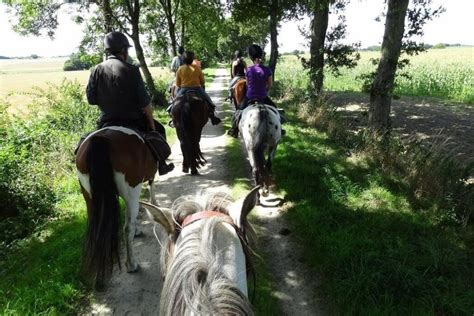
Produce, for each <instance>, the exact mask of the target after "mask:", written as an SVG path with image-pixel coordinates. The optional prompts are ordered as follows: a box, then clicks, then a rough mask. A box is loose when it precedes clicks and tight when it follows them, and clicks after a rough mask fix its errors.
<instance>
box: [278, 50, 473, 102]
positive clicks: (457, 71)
mask: <svg viewBox="0 0 474 316" xmlns="http://www.w3.org/2000/svg"><path fill="white" fill-rule="evenodd" d="M378 57H380V52H368V51H364V52H361V59H360V61H359V64H358V66H357V67H355V68H354V69H342V70H341V76H335V75H334V74H332V73H330V72H329V71H327V72H325V81H324V86H325V89H326V90H329V91H357V92H358V91H362V80H361V79H360V78H359V76H361V75H364V74H367V73H369V72H371V71H373V70H375V67H376V66H374V65H372V63H371V61H370V60H371V59H372V58H378ZM402 57H403V56H402ZM283 58H284V59H283V64H288V66H291V67H283V68H280V69H277V72H279V71H285V69H287V70H288V71H290V72H289V73H287V72H285V76H288V77H291V78H292V79H293V80H295V81H303V82H305V83H306V82H307V79H306V76H304V75H303V73H302V72H300V71H295V72H293V70H301V69H302V67H301V65H300V63H299V62H298V60H297V59H296V57H295V56H284V57H283ZM403 72H404V73H406V74H408V75H409V78H406V77H400V76H399V77H398V78H397V86H396V89H395V94H398V95H411V96H431V97H439V98H444V99H448V100H452V101H456V102H462V103H467V104H474V47H453V48H446V49H430V50H428V51H427V52H426V53H422V54H420V55H418V56H414V57H410V65H409V66H408V67H407V68H406V69H405V70H404V71H403ZM297 84H298V83H297Z"/></svg>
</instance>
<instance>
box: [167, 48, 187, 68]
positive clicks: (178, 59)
mask: <svg viewBox="0 0 474 316" xmlns="http://www.w3.org/2000/svg"><path fill="white" fill-rule="evenodd" d="M183 53H184V47H183V46H179V47H178V54H179V55H177V56H174V57H173V60H172V61H171V65H170V69H171V71H172V72H173V73H174V74H175V75H176V72H177V71H178V69H179V67H180V66H182V65H183Z"/></svg>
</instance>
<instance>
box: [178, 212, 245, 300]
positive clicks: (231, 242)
mask: <svg viewBox="0 0 474 316" xmlns="http://www.w3.org/2000/svg"><path fill="white" fill-rule="evenodd" d="M205 222H206V220H199V221H197V222H194V223H192V224H190V225H189V226H187V227H186V229H183V231H182V232H181V234H180V236H179V238H178V240H177V242H176V250H175V251H176V253H177V252H178V251H179V250H180V249H181V247H183V246H185V245H186V240H187V239H188V238H190V237H191V236H192V235H194V234H201V236H202V233H201V232H200V231H201V229H202V226H203V224H204V223H205ZM214 229H215V231H214V233H213V238H210V239H207V240H202V243H205V245H200V247H201V248H204V247H205V249H207V250H208V251H209V252H210V254H211V255H212V256H213V257H215V259H217V260H216V263H217V264H218V265H219V266H220V267H221V268H220V270H221V271H222V272H223V274H224V275H225V276H226V277H227V278H228V279H229V280H231V281H232V283H234V284H235V285H236V286H237V287H238V288H239V290H240V291H241V292H242V293H243V294H244V295H245V296H247V277H246V276H247V271H246V265H245V253H244V250H243V248H242V244H241V242H240V239H239V237H238V236H237V233H236V232H235V228H234V227H233V226H231V225H230V224H228V223H222V224H217V225H216V226H215V228H214ZM204 237H205V236H204ZM203 255H204V254H203Z"/></svg>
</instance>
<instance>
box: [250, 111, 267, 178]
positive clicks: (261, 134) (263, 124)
mask: <svg viewBox="0 0 474 316" xmlns="http://www.w3.org/2000/svg"><path fill="white" fill-rule="evenodd" d="M258 117H259V120H258V122H259V124H258V126H257V129H256V132H255V143H254V146H253V149H252V150H253V156H254V159H255V166H256V168H257V172H258V173H259V174H260V176H261V177H262V178H261V179H260V181H263V182H264V183H267V180H268V177H269V175H268V172H267V170H266V168H265V147H266V145H267V141H268V140H267V138H268V135H267V130H268V122H269V117H268V111H267V109H266V107H265V106H259V107H258ZM257 184H263V183H257Z"/></svg>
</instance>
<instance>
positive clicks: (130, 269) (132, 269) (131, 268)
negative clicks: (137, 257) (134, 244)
mask: <svg viewBox="0 0 474 316" xmlns="http://www.w3.org/2000/svg"><path fill="white" fill-rule="evenodd" d="M125 265H126V266H127V272H128V273H134V272H137V271H138V268H139V266H138V263H136V262H135V263H133V264H129V263H128V262H127V263H125Z"/></svg>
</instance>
